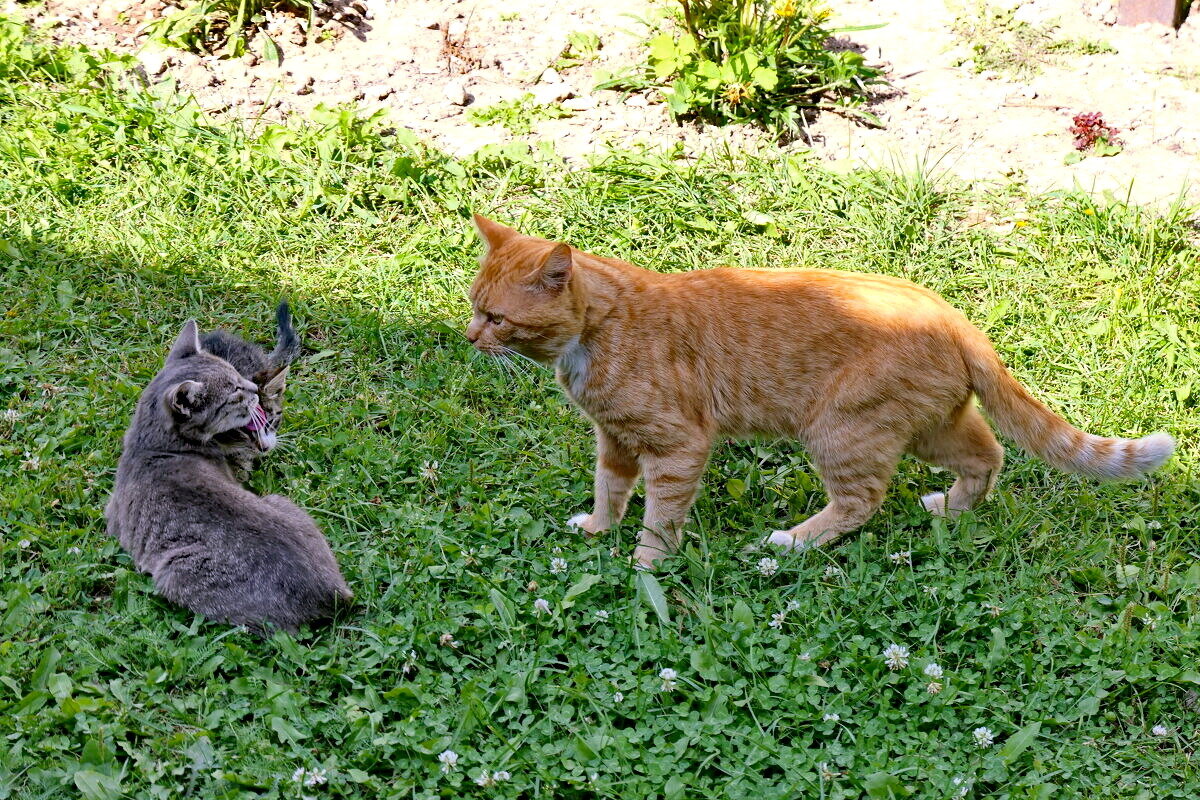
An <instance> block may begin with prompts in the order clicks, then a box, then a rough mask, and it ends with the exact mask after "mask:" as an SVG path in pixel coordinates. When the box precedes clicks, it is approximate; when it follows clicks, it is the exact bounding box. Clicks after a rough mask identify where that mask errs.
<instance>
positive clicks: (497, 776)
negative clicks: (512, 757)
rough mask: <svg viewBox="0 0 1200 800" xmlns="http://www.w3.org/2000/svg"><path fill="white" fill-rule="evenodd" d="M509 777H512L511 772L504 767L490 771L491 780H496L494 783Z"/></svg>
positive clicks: (509, 778)
mask: <svg viewBox="0 0 1200 800" xmlns="http://www.w3.org/2000/svg"><path fill="white" fill-rule="evenodd" d="M511 779H512V773H511V772H509V771H508V770H506V769H500V770H496V771H495V772H493V773H492V780H494V781H496V783H499V782H500V781H507V780H511Z"/></svg>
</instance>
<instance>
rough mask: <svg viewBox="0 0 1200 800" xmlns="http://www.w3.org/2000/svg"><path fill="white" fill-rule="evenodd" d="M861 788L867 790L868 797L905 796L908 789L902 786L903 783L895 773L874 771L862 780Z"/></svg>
mask: <svg viewBox="0 0 1200 800" xmlns="http://www.w3.org/2000/svg"><path fill="white" fill-rule="evenodd" d="M863 788H864V789H866V790H867V796H868V797H885V798H886V797H905V796H907V795H908V790H907V789H905V788H904V784H903V783H901V782H900V779H899V778H897V777H896V776H895V775H889V774H888V773H886V772H876V773H874V774H871V775H868V776H867V778H866V780H864V781H863Z"/></svg>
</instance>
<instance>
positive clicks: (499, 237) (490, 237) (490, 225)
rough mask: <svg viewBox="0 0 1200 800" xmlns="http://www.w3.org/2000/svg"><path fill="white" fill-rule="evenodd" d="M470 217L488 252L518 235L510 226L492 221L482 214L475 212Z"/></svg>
mask: <svg viewBox="0 0 1200 800" xmlns="http://www.w3.org/2000/svg"><path fill="white" fill-rule="evenodd" d="M471 219H472V220H473V221H474V222H475V232H476V233H478V234H479V238H480V239H482V240H483V243H484V244H485V245H487V249H488V252H491V251H492V250H495V249H496V248H497V247H499V246H500V245H502V244H504V243H505V242H507V241H508V240H509V239H511V238H513V237H514V236H517V235H518V234H517V232H516V231H514V230H513V229H512V228H509V227H507V226H505V225H501V224H500V223H499V222H492V221H491V220H490V219H488V218H487V217H485V216H483V215H482V214H475V215H474V216H473V217H472V218H471Z"/></svg>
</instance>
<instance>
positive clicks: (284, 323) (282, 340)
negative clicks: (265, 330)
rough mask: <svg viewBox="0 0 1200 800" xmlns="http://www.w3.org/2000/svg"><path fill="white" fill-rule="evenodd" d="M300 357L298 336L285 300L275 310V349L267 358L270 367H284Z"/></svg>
mask: <svg viewBox="0 0 1200 800" xmlns="http://www.w3.org/2000/svg"><path fill="white" fill-rule="evenodd" d="M298 355H300V336H299V335H298V334H297V333H296V329H295V328H293V327H292V312H291V309H289V308H288V303H287V300H283V301H280V303H279V307H278V308H277V309H275V349H274V350H272V351H271V355H270V356H269V359H270V362H271V366H273V367H286V366H287V365H288V364H290V363H292V361H294V360H295V358H296V356H298Z"/></svg>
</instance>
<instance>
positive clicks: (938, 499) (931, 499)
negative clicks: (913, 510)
mask: <svg viewBox="0 0 1200 800" xmlns="http://www.w3.org/2000/svg"><path fill="white" fill-rule="evenodd" d="M921 505H923V506H925V510H926V511H928V512H929V513H930V514H933V515H935V516H938V517H944V516H946V493H945V492H934V493H933V494H927V495H925V496H924V497H922V498H921Z"/></svg>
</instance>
